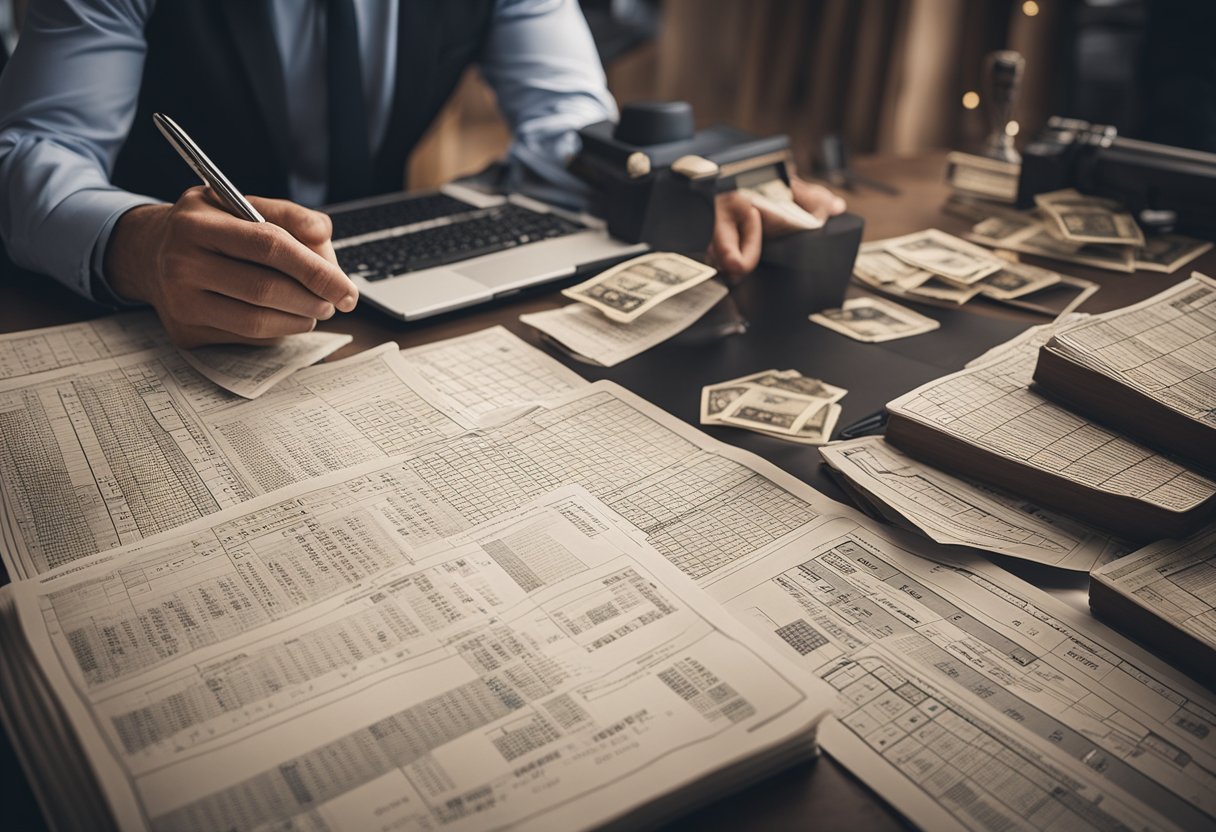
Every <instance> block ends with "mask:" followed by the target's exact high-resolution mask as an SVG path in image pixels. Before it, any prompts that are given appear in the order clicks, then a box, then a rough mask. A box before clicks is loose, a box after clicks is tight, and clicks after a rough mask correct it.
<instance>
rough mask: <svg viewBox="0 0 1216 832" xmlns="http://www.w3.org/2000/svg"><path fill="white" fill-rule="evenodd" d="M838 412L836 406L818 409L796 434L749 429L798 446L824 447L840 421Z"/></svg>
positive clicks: (838, 408)
mask: <svg viewBox="0 0 1216 832" xmlns="http://www.w3.org/2000/svg"><path fill="white" fill-rule="evenodd" d="M840 411H841V407H840V405H838V404H830V405H828V406H827V407H821V408H819V410H817V411H816V412H815V413H814V414H812V415H811V417H810V418H809V419H807V420H806V421H805V422H803V423H802V427H801V428H799V429H798V432H797V433H772V432H770V431H767V430H761V429H759V428H751V431H752V432H753V433H758V434H760V435H761V436H771V437H773V438H774V439H783V440H785V441H786V442H797V443H798V444H800V445H825V444H827V442H828V441H829V440H830V439H831V438H832V431H834V430H836V423H837V422H838V421H839V420H840Z"/></svg>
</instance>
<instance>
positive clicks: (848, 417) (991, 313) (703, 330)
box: [0, 154, 1216, 830]
mask: <svg viewBox="0 0 1216 832" xmlns="http://www.w3.org/2000/svg"><path fill="white" fill-rule="evenodd" d="M944 159H945V157H944V154H931V155H926V156H922V157H918V158H913V159H892V158H873V159H867V160H860V161H859V162H858V163H857V168H858V170H859V171H860V172H862V173H864V174H865V175H866V176H868V177H870V178H872V179H878V180H881V181H884V182H887V183H889V184H891V185H893V186H895V187H896V188H898V189H899V191H900V193H899V195H897V196H889V195H886V194H883V193H879V192H877V191H873V190H869V189H863V190H862V191H860V192H858V193H856V194H845V196H846V197H847V199H848V200H849V210H850V211H852V212H854V213H857V214H860V215H861V216H863V217H864V218H865V220H866V230H865V239H867V240H874V239H882V238H885V237H894V236H897V235H900V234H906V233H909V232H911V231H915V230H918V229H922V228H928V227H938V228H941V229H943V230H945V231H949V232H954V233H958V232H962V231H964V230H965V229H966V228H967V223H966V222H965V221H963V220H959V219H956V218H954V217H951V216H948V215H946V214H943V213H942V212H941V210H940V206H941V205H942V203H943V202H944V201H945V199H946V197H947V195H948V190H947V188H946V187H945V185H944V184H943V181H942V178H943V172H944V169H945V160H944ZM1034 262H1039V264H1040V265H1045V266H1049V267H1050V266H1052V265H1053V264H1052V263H1050V262H1048V261H1042V262H1040V261H1034ZM1059 268H1061V269H1062V270H1063V271H1065V272H1066V273H1068V274H1073V275H1076V276H1078V277H1083V278H1086V279H1089V280H1094V281H1095V282H1098V283H1099V284H1100V285H1101V287H1102V288H1101V289H1100V290H1099V291H1098V292H1097V293H1096V294H1095V295H1093V296H1092V297H1091V298H1090V299H1089V300H1088V301H1087V303H1086V304H1085V305H1084V306H1083V307H1082V309H1083V310H1085V311H1091V312H1097V311H1104V310H1107V309H1114V308H1117V307H1120V306H1125V305H1127V304H1128V303H1132V302H1135V301H1138V300H1141V299H1143V298H1145V297H1148V296H1149V295H1151V294H1154V293H1156V292H1158V291H1160V290H1162V289H1164V288H1166V287H1167V286H1170V285H1172V284H1173V283H1175V282H1177V281H1178V280H1181V279H1182V278H1183V277H1185V276H1186V275H1188V274H1189V273H1190V271H1191V270H1192V269H1198V270H1200V271H1203V272H1205V273H1207V274H1216V252H1209V253H1208V254H1206V255H1205V256H1204V257H1202V258H1200V259H1199V260H1197V261H1196V262H1195V263H1194V264H1192V265H1191V266H1189V267H1186V268H1184V269H1182V270H1180V271H1179V272H1177V273H1176V274H1173V275H1165V274H1157V273H1137V274H1134V275H1124V274H1116V273H1113V272H1103V271H1099V270H1096V269H1087V268H1083V267H1074V266H1071V265H1064V264H1060V265H1059ZM780 298H781V293H780V287H779V286H778V285H776V278H775V277H774V275H772V274H769V273H765V272H764V271H763V270H762V271H761V272H759V273H757V274H756V275H753V276H752V277H751V278H749V279H748V280H746V281H744V282H743V283H742V284H741V285H740V286H739V287H738V288H737V289H735V290H734V291H732V293H731V302H732V303H733V304H734V308H733V310H727V312H726V313H725V314H731V315H737V316H738V318H741V319H743V320H745V321H747V323H748V330H747V332H746V334H743V335H731V336H723V335H719V334H717V333H718V328H717V327H715V326H714V320H712V319H707V320H706V321H705V322H703V323H702V324H700V325H698V326H695V327H693V328H692V329H690V330H689V331H688V332H687V333H685V334H684V335H682V336H680V337H678V338H676V339H673V340H672V341H670V342H668V343H666V344H663V345H661V346H660V347H658V348H656V349H655V350H652V351H651V352H648V353H646V354H645V355H643V356H641V357H639V358H636V359H633V360H631V361H627V362H625V363H624V364H622V365H619V366H618V367H615V368H612V369H610V370H604V369H601V368H593V367H588V366H587V365H583V364H578V363H576V362H574V361H572V360H570V359H568V358H566V357H564V356H561V355H557V354H556V352H555V351H554V350H552V349H551V348H546V349H547V351H548V352H549V353H550V354H554V355H557V357H558V358H559V359H560V360H563V361H565V362H566V363H567V364H569V365H570V366H571V367H573V368H574V369H575V370H577V371H578V372H579V373H581V374H582V375H584V376H585V377H587V378H589V379H592V380H595V379H600V378H608V379H612V380H613V381H616V382H618V383H620V384H622V385H624V386H625V387H628V388H630V389H631V390H633V391H635V392H637V393H638V394H640V395H642V396H644V397H646V398H648V399H650V400H651V401H653V402H654V403H656V404H658V405H659V406H660V407H663V408H665V409H666V410H668V411H670V412H671V413H673V414H674V415H676V416H678V417H679V418H681V419H684V420H686V421H688V422H691V423H692V424H696V423H697V417H698V407H699V394H700V389H701V386H702V385H704V384H708V383H711V382H716V381H721V380H723V379H726V378H731V377H734V376H738V375H743V374H744V373H747V372H754V371H756V370H762V369H767V368H769V367H777V368H780V369H785V368H787V367H793V368H796V369H798V370H800V371H802V372H803V373H805V374H806V375H812V376H817V377H820V378H823V379H825V380H826V381H829V382H832V383H835V384H838V385H840V386H843V387H846V388H848V389H849V391H850V392H849V396H848V397H847V398H846V399H845V400H844V402H843V403H842V404H843V405H844V412H843V414H842V417H841V422H840V424H841V425H842V426H843V425H847V424H849V423H850V422H851V421H853V420H855V419H858V418H860V417H862V416H864V415H866V414H868V413H871V412H873V411H875V410H877V409H879V408H880V407H881V406H882V405H883V404H884V403H886V402H887V401H889V400H890V399H892V398H894V397H895V396H897V395H898V394H900V393H903V392H905V391H906V390H908V389H911V388H912V387H914V386H916V385H918V384H920V383H922V382H924V381H928V380H930V379H932V378H935V377H937V376H940V375H943V374H945V373H946V372H950V371H952V370H954V369H957V368H958V367H960V366H961V365H962V364H963V363H964V362H966V361H967V360H969V359H970V358H972V357H973V356H974V355H976V354H978V353H979V352H982V351H983V350H984V349H986V348H987V347H988V346H991V345H994V344H997V343H1000V342H1002V341H1004V340H1007V339H1008V338H1010V337H1012V336H1013V335H1014V334H1016V333H1017V332H1018V331H1020V330H1021V329H1022V328H1024V327H1025V326H1027V325H1029V324H1034V323H1043V322H1044V321H1045V320H1046V319H1045V318H1043V317H1042V316H1037V315H1033V314H1030V313H1024V312H1019V311H1015V310H1012V309H1010V308H1008V307H998V306H995V305H987V304H983V305H981V304H970V305H969V306H968V307H967V308H966V309H965V310H955V309H949V310H942V309H936V308H931V307H922V308H920V309H921V311H923V312H925V313H926V314H929V315H931V316H933V317H936V318H938V319H939V320H941V321H942V327H941V329H940V330H939V331H938V332H935V333H932V334H930V335H926V336H921V337H919V338H912V339H908V340H906V341H895V342H891V343H888V344H858V343H856V342H853V341H850V340H849V339H847V338H844V337H843V336H839V335H836V334H835V333H832V332H829V331H827V330H825V329H823V328H821V327H817V326H815V325H813V324H810V323H809V322H807V321H806V317H805V311H802V310H796V309H794V310H791V309H790V308H789V307H788V304H782V303H781V302H780ZM562 303H563V299H562V298H561V296H560V295H558V294H557V293H556V292H548V293H545V294H538V295H533V296H531V297H528V298H525V299H522V300H519V301H517V302H515V303H511V304H507V305H503V306H495V307H491V308H488V309H485V310H479V311H475V312H470V313H466V314H462V315H458V316H453V317H446V318H443V319H438V320H435V321H430V322H420V323H416V324H402V323H400V322H398V321H394V320H392V319H391V318H388V317H387V316H384V315H381V314H379V313H377V312H375V311H374V310H370V309H362V310H359V311H357V312H355V313H353V314H352V315H348V316H343V317H342V318H340V319H338V320H334V321H328V322H326V323H325V324H323V328H324V329H328V330H332V331H339V332H348V333H350V334H352V335H354V341H353V342H352V343H351V344H350V345H349V346H348V347H346V348H345V349H344V350H342V351H341V352H339V353H338V354H337V355H336V356H335V357H341V356H344V355H348V354H351V353H354V352H357V351H360V350H364V349H367V348H368V347H372V346H375V345H376V344H379V343H383V342H384V341H389V340H395V341H397V342H398V343H399V344H401V345H402V346H413V345H416V344H422V343H427V342H430V341H435V340H439V339H442V338H450V337H453V336H456V335H461V334H464V333H467V332H473V331H476V330H479V329H483V328H485V327H488V326H493V325H495V324H502V325H504V326H506V327H507V328H509V329H511V330H512V331H513V332H515V333H516V334H517V335H520V336H521V337H523V338H524V339H525V340H528V341H530V342H531V343H533V344H538V343H539V342H538V341H537V338H536V335H535V333H534V332H533V331H532V330H531V329H530V328H528V327H525V326H523V325H521V324H520V323H519V316H520V315H521V314H523V313H525V312H534V311H538V310H541V309H549V308H553V307H555V306H560V305H562ZM99 313H100V312H99V310H98V309H97V307H94V306H92V305H91V304H89V303H87V302H86V301H83V300H81V299H79V298H76V297H75V296H73V295H71V294H69V293H68V292H67V291H66V290H64V289H61V288H60V287H58V286H57V285H56V284H54V283H53V282H51V281H49V280H38V279H36V278H32V277H27V276H21V277H18V278H15V279H14V280H13V281H12V282H11V283H9V284H8V285H3V286H0V332H13V331H18V330H23V329H32V328H35V327H42V326H52V325H55V324H62V323H69V322H72V321H78V320H83V319H86V318H91V317H96V316H97V315H98V314H99ZM712 314H714V313H711V315H712ZM710 432H711V433H713V434H714V436H715V437H716V438H718V439H722V440H723V441H726V442H732V443H734V444H737V445H739V446H741V447H744V448H746V449H747V450H750V451H753V452H755V453H757V454H760V455H762V456H764V457H766V458H767V459H769V460H770V461H772V462H773V463H775V464H777V465H779V466H781V467H782V468H785V469H786V470H788V471H790V472H791V473H793V474H795V475H796V476H798V477H799V478H801V479H803V480H805V481H806V482H808V483H810V484H811V485H812V486H814V487H815V488H818V489H819V490H820V491H823V492H824V493H826V494H828V495H829V496H832V497H835V498H836V499H843V495H842V494H841V493H840V491H839V490H838V489H837V488H836V486H835V485H834V484H833V483H832V482H831V481H830V480H828V479H826V478H825V477H824V476H823V475H822V473H820V470H819V465H818V455H817V454H816V453H815V451H814V449H807V448H803V447H801V446H797V445H794V444H792V443H786V442H781V441H779V440H773V439H767V438H765V437H761V436H757V435H754V434H749V433H745V432H742V431H735V430H729V429H723V428H712V429H710ZM1019 571H1020V570H1019ZM1023 577H1027V576H1026V575H1023ZM10 770H11V776H6V777H5V779H4V782H5V790H4V794H5V809H6V811H7V812H8V815H7V816H8V818H9V820H10V821H13V822H15V823H16V824H17V826H16V827H14V828H18V827H19V828H33V827H34V826H35V825H36V824H37V818H38V810H37V807H36V806H35V805H34V804H33V798H32V796H31V795H30V793H29V791H28V789H24V788H21V787H20V785H21V779H20V773H19V769H17V767H16V764H15V760H14V759H13V756H12V750H11V748H9V746H8V743H7V739H6V738H0V776H3V775H5V774H9V772H10ZM811 818H813V819H814V821H815V825H816V826H819V827H820V828H825V829H836V828H845V827H852V828H857V829H867V830H869V829H878V830H883V829H900V828H904V827H905V824H904V823H903V821H902V820H901V819H900V818H899V816H898V815H896V814H895V813H894V812H892V811H891V810H890V809H889V808H888V807H887V806H886V805H885V804H884V803H882V801H880V800H879V799H878V798H877V797H876V796H875V795H874V794H873V793H872V792H870V791H869V790H868V789H867V788H866V787H865V786H864V785H863V784H862V783H860V781H858V780H856V779H855V778H853V777H852V776H851V775H850V774H849V773H848V772H846V771H845V770H844V769H842V768H841V767H840V766H838V765H837V764H836V763H835V762H834V761H832V760H831V759H830V758H827V757H823V758H821V759H819V760H818V761H817V762H815V763H810V764H806V765H802V766H799V767H796V768H793V769H791V770H789V771H786V772H784V773H782V774H780V775H778V776H776V777H773V778H771V779H769V780H766V781H765V782H763V783H761V784H759V785H756V786H754V787H752V788H750V789H748V790H746V791H744V792H742V793H740V794H738V795H735V796H733V797H730V798H727V799H725V800H723V801H720V802H718V803H716V804H714V805H713V806H711V807H706V808H705V809H702V810H700V811H698V812H696V813H694V814H693V815H690V816H689V817H687V818H685V819H683V820H681V821H680V822H678V823H676V824H675V825H674V828H678V829H703V830H704V829H722V830H727V829H738V828H753V829H758V828H764V829H785V828H791V829H792V828H802V827H804V826H805V825H806V824H807V821H808V819H811Z"/></svg>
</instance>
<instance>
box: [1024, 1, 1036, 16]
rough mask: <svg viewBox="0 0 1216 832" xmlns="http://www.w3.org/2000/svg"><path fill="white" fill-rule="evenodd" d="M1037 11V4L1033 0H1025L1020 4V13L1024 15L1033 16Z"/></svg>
mask: <svg viewBox="0 0 1216 832" xmlns="http://www.w3.org/2000/svg"><path fill="white" fill-rule="evenodd" d="M1038 13H1039V4H1038V3H1036V2H1034V0H1026V2H1025V3H1023V4H1022V14H1024V15H1026V16H1027V17H1034V16H1035V15H1036V14H1038Z"/></svg>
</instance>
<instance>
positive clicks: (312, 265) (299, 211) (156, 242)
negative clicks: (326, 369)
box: [105, 186, 359, 347]
mask: <svg viewBox="0 0 1216 832" xmlns="http://www.w3.org/2000/svg"><path fill="white" fill-rule="evenodd" d="M250 202H252V203H253V204H254V206H255V207H256V208H257V209H258V211H259V212H261V214H262V216H264V217H265V218H266V219H267V222H265V223H252V222H249V221H247V220H242V219H238V218H237V217H234V216H232V215H231V214H229V213H228V212H226V211H224V210H223V209H222V208H220V207H219V206H218V205H217V204H216V203H215V202H214V197H212V196H211V194H210V192H209V191H208V190H207V189H206V188H204V187H201V186H200V187H196V188H191V189H190V190H188V191H186V192H185V193H184V194H182V196H181V198H180V199H178V201H177V202H176V203H175V204H173V205H147V206H142V207H139V208H134V209H132V210H130V211H128V212H127V213H126V214H124V215H123V216H122V217H121V218H120V219H119V221H118V223H117V225H115V226H114V233H113V235H112V236H111V237H110V244H109V248H108V249H107V251H106V259H105V271H106V277H107V279H108V280H109V282H110V285H111V287H112V288H113V289H114V291H115V292H117V293H118V294H119V295H120V296H122V297H124V298H127V299H130V300H136V301H143V302H144V303H148V304H150V305H151V306H153V307H154V308H155V309H156V312H157V314H158V315H160V319H161V322H162V323H163V324H164V326H165V329H166V330H167V331H168V332H169V337H170V338H171V339H172V340H173V343H175V344H177V345H178V346H181V347H196V346H200V345H203V344H232V343H240V344H259V343H265V342H267V341H270V340H273V339H275V338H278V337H280V336H283V335H291V334H293V333H297V332H309V331H311V330H312V329H313V328H314V327H315V326H316V325H317V321H318V320H326V319H327V318H331V317H333V315H334V310H335V309H337V310H339V311H342V312H349V311H350V310H352V309H354V308H355V304H356V303H357V302H358V299H359V291H358V289H356V288H355V285H354V284H353V283H352V282H351V281H350V278H348V277H347V276H346V275H345V274H344V273H343V272H342V270H341V269H340V268H338V262H337V258H336V257H335V256H334V247H333V244H332V243H331V242H330V234H331V233H332V227H331V225H330V221H329V217H327V216H326V215H325V214H322V213H321V212H319V211H312V210H310V209H308V208H304V207H302V206H300V205H297V204H295V203H294V202H288V201H286V200H282V199H263V198H260V197H250Z"/></svg>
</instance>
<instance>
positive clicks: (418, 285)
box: [368, 268, 494, 318]
mask: <svg viewBox="0 0 1216 832" xmlns="http://www.w3.org/2000/svg"><path fill="white" fill-rule="evenodd" d="M368 294H369V295H370V296H371V297H372V298H373V299H375V300H377V301H379V302H380V303H383V304H384V305H386V306H389V307H392V308H394V309H397V310H399V311H400V312H402V313H404V314H405V315H406V316H408V317H411V318H412V317H415V316H418V315H430V314H436V313H439V312H443V311H446V310H448V309H456V308H459V307H461V306H469V305H470V304H474V303H482V302H484V301H488V300H490V299H492V298H493V297H494V293H493V292H492V291H491V290H489V289H487V288H486V287H485V286H483V285H481V284H480V283H478V282H477V281H476V280H471V279H470V278H468V277H465V276H464V275H462V274H461V273H460V272H457V271H453V270H452V269H443V268H436V269H427V270H426V271H422V272H418V273H416V274H404V275H401V276H400V277H393V278H390V279H388V280H384V281H381V282H379V283H375V284H372V287H369V289H368Z"/></svg>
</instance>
